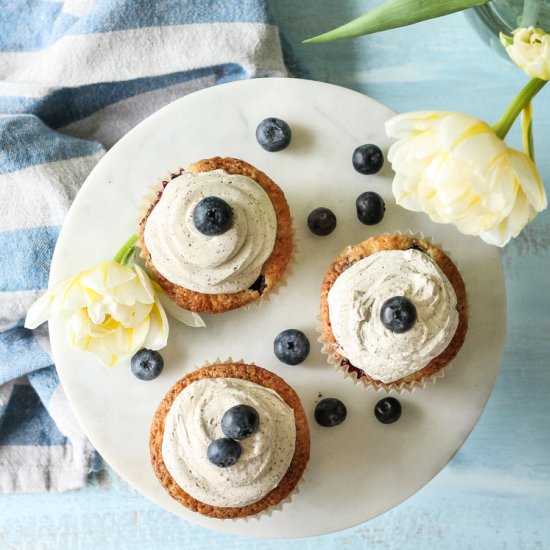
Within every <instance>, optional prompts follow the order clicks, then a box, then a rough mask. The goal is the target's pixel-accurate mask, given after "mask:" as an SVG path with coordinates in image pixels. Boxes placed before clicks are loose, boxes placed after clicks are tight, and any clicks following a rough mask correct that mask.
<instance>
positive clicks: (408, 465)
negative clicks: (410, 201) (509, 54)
mask: <svg viewBox="0 0 550 550" xmlns="http://www.w3.org/2000/svg"><path fill="white" fill-rule="evenodd" d="M268 116H276V117H280V118H283V119H284V120H286V121H287V122H288V123H289V125H290V126H291V128H292V133H293V138H292V143H291V144H290V146H289V147H288V148H287V149H285V150H284V151H281V152H278V153H268V152H266V151H264V150H263V149H262V148H261V147H260V146H259V145H258V144H257V142H256V138H255V128H256V125H257V124H258V122H259V121H260V120H262V119H263V118H266V117H268ZM391 116H392V112H391V111H390V110H389V109H387V108H386V107H384V106H383V105H381V104H380V103H377V102H376V101H373V100H372V99H370V98H368V97H366V96H364V95H361V94H359V93H356V92H353V91H350V90H347V89H344V88H340V87H337V86H333V85H329V84H323V83H320V82H312V81H305V80H293V79H260V80H251V81H242V82H236V83H231V84H226V85H222V86H217V87H214V88H209V89H206V90H203V91H201V92H198V93H194V94H191V95H189V96H186V97H184V98H182V99H180V100H178V101H176V102H174V103H172V104H170V105H168V106H167V107H165V108H164V109H162V110H160V111H159V112H157V113H155V114H154V115H153V116H151V117H149V118H148V119H147V120H145V121H144V122H142V123H141V124H139V125H138V126H137V127H136V128H135V129H133V130H132V131H131V132H130V133H129V134H128V135H126V136H125V137H124V138H123V139H122V140H120V142H119V143H117V144H116V145H115V146H114V147H113V148H112V149H111V151H110V152H109V153H107V154H106V155H105V157H104V158H103V159H102V160H101V161H100V162H99V164H98V165H97V166H96V168H95V169H94V170H93V172H92V173H91V174H90V176H89V177H88V179H87V180H86V182H85V184H84V186H83V187H82V190H81V191H80V193H79V194H78V196H77V198H76V200H75V202H74V204H73V206H72V208H71V210H70V212H69V215H68V216H67V220H66V222H65V225H64V226H63V229H62V231H61V235H60V237H59V241H58V244H57V248H56V251H55V255H54V259H53V263H52V270H51V279H50V280H51V281H52V282H55V281H58V280H60V279H61V278H63V277H65V276H68V275H72V274H74V273H76V272H79V271H81V270H83V269H84V268H87V267H89V266H91V265H94V264H96V263H98V262H100V261H104V260H106V259H109V258H111V257H113V256H114V254H115V252H116V251H117V250H118V248H119V247H120V246H121V244H122V243H123V242H125V241H126V239H127V238H128V236H129V235H131V234H132V233H133V232H135V230H136V216H137V211H138V206H139V205H140V203H141V197H142V196H143V195H144V193H145V192H146V190H147V189H148V188H149V186H151V184H152V183H153V182H155V181H156V180H157V178H159V177H161V176H164V175H165V174H167V173H168V172H170V171H174V170H176V169H177V168H178V167H180V166H184V167H185V166H187V165H188V164H190V163H191V162H193V161H196V160H198V159H201V158H208V157H212V156H216V155H220V156H232V157H237V158H242V159H244V160H246V161H248V162H250V163H252V164H254V165H255V166H257V167H258V168H259V169H261V170H263V171H265V172H266V173H267V174H268V175H269V176H271V177H272V178H273V179H274V180H275V181H276V182H278V184H279V185H280V186H281V187H282V188H283V190H284V192H285V194H286V196H287V198H288V202H289V204H290V208H291V211H292V215H293V218H294V223H295V226H296V234H297V241H298V251H297V253H296V255H295V259H294V262H293V266H292V272H291V274H290V275H289V276H288V278H287V285H286V286H283V287H281V288H280V290H279V292H278V294H276V295H273V296H272V299H271V301H270V302H268V303H264V304H263V305H262V306H261V307H257V306H253V307H251V308H250V309H249V310H247V311H245V310H239V311H233V312H228V313H224V314H220V315H216V316H212V315H205V316H204V320H205V322H206V325H207V326H206V328H202V329H195V328H189V327H186V326H183V325H181V324H179V323H178V322H177V321H175V320H171V322H170V338H169V343H168V346H167V347H166V348H165V349H164V350H163V352H162V353H163V355H164V358H165V365H166V366H165V369H164V372H163V374H162V375H161V376H160V377H159V378H158V379H156V380H154V381H152V382H142V381H139V380H137V379H136V378H134V377H133V375H132V374H131V372H130V368H129V365H124V364H123V365H120V366H117V367H115V368H112V369H108V368H105V367H103V366H102V365H101V364H100V363H99V362H97V361H96V360H95V358H94V357H92V356H89V355H87V354H86V353H82V352H76V351H73V350H72V349H71V348H70V347H69V345H68V342H67V340H66V338H65V333H64V326H63V322H61V321H53V322H51V323H50V335H51V340H52V347H53V352H54V357H55V361H56V364H57V368H58V371H59V374H60V377H61V380H62V383H63V386H64V388H65V390H66V393H67V395H68V398H69V400H70V402H71V404H72V406H73V408H74V410H75V412H76V414H77V416H78V418H79V420H80V422H81V424H82V426H83V428H84V430H85V431H86V433H87V434H88V436H89V438H90V440H91V441H92V443H93V444H94V445H95V447H96V448H97V449H98V451H99V452H100V453H101V455H102V456H103V457H104V458H105V460H106V461H107V462H108V463H109V464H110V465H111V466H112V467H113V468H114V469H115V470H116V471H117V472H118V473H119V474H120V475H121V476H122V477H123V478H124V479H125V480H126V481H127V482H128V483H129V484H130V485H132V486H133V487H135V488H136V489H138V490H139V491H140V492H141V493H143V494H144V495H145V496H147V497H148V498H150V499H151V500H153V501H154V502H156V503H158V504H159V505H160V506H163V507H164V508H166V509H167V510H170V511H171V512H173V513H175V514H177V515H179V516H181V517H182V518H185V519H187V520H189V521H192V522H194V523H196V524H199V525H202V526H204V527H208V528H210V529H215V530H218V531H223V532H226V533H233V534H239V535H248V536H254V537H266V538H291V537H303V536H309V535H319V534H323V533H329V532H333V531H337V530H340V529H345V528H347V527H351V526H353V525H356V524H358V523H361V522H364V521H367V520H369V519H370V518H373V517H375V516H377V515H378V514H381V513H383V512H385V511H386V510H389V509H390V508H392V507H393V506H396V505H397V504H399V503H400V502H402V501H403V500H405V499H406V498H407V497H409V496H410V495H412V494H413V493H414V492H415V491H417V490H418V489H420V488H421V487H422V486H423V485H424V484H426V483H427V482H428V481H429V480H430V479H432V478H433V477H434V476H435V475H436V474H437V473H438V472H439V471H440V470H441V469H442V468H443V467H444V466H445V464H447V462H448V461H449V460H450V458H451V457H452V456H453V454H454V453H455V452H456V451H457V450H458V449H459V447H460V446H461V445H462V443H463V442H464V440H465V438H466V437H467V435H468V434H469V432H470V431H471V430H472V428H473V427H474V425H475V423H476V422H477V420H478V418H479V416H480V414H481V412H482V411H483V408H484V406H485V403H486V402H487V399H488V397H489V394H490V392H491V389H492V387H493V385H494V382H495V379H496V376H497V374H498V371H499V367H500V361H501V355H502V350H503V345H504V337H505V314H506V311H505V310H506V308H505V289H504V281H503V275H502V270H501V266H500V260H499V252H498V250H497V249H496V248H493V247H490V246H488V245H486V244H484V243H483V242H482V241H481V240H479V239H476V238H471V237H465V236H464V235H461V234H460V233H458V232H457V231H456V230H455V229H454V228H453V227H448V226H444V225H435V224H433V223H431V222H430V221H429V219H428V218H427V216H426V215H424V214H417V213H412V212H408V211H406V210H404V209H402V208H400V207H398V206H396V205H395V202H394V200H393V198H392V195H391V179H392V172H391V169H390V167H389V166H388V165H386V166H385V167H384V168H383V169H382V171H381V172H380V173H379V174H377V175H375V176H364V175H361V174H359V173H357V172H356V171H355V170H354V169H353V167H352V163H351V155H352V152H353V150H354V149H355V147H357V146H358V145H360V144H363V143H376V144H378V145H379V146H380V147H381V148H382V149H383V151H384V152H386V151H387V149H388V147H389V145H390V141H389V140H388V138H387V137H386V136H385V132H384V121H385V120H387V119H388V118H389V117H391ZM366 190H372V191H376V192H378V193H380V194H381V195H382V196H383V197H384V199H385V201H386V207H387V210H386V215H385V217H384V219H383V221H382V222H381V223H380V224H379V225H377V226H370V227H369V226H365V225H362V224H361V223H360V222H359V221H358V220H357V218H356V215H355V199H356V197H357V196H358V195H359V194H360V193H362V192H363V191H366ZM318 206H326V207H329V208H331V209H332V210H333V211H334V212H335V214H336V216H337V218H338V225H337V228H336V230H335V232H334V233H333V234H332V235H330V236H328V237H317V236H315V235H312V234H311V233H310V232H309V230H308V228H307V224H306V219H307V215H308V214H309V212H310V211H311V210H313V209H314V208H316V207H318ZM396 230H399V231H407V230H412V231H413V232H422V233H423V234H424V235H426V236H429V237H430V238H431V239H432V240H433V242H435V243H440V244H441V246H442V247H443V248H444V249H445V250H447V251H448V252H450V254H451V256H452V257H453V259H454V260H455V262H456V263H457V264H458V266H459V268H460V270H461V272H462V274H463V276H464V279H465V282H466V287H467V290H468V295H469V303H470V329H469V332H468V336H467V339H466V343H465V345H464V347H463V349H462V350H461V352H460V354H459V355H458V357H457V358H456V360H455V361H454V364H453V365H452V367H451V368H448V369H446V372H445V377H444V378H443V379H440V380H438V382H437V383H436V384H435V385H430V386H428V387H426V388H425V389H422V390H416V391H415V392H413V393H412V394H411V393H405V394H402V395H401V396H400V397H399V398H400V400H401V402H402V406H403V415H402V417H401V419H400V420H399V421H398V422H397V423H395V424H392V425H383V424H380V423H379V422H378V421H377V420H376V418H375V416H374V414H373V408H374V405H375V403H376V401H377V400H378V399H380V398H381V397H382V396H383V394H381V393H376V392H374V391H372V390H368V391H367V390H365V389H364V387H363V386H362V385H360V384H354V383H353V381H352V380H351V379H345V378H344V377H343V376H342V375H341V374H339V373H337V372H335V371H334V370H333V368H332V367H331V366H329V365H327V364H326V361H325V357H324V356H323V355H321V353H320V345H319V344H317V342H316V339H317V332H316V326H317V314H318V309H319V288H320V284H321V281H322V279H323V276H324V273H325V270H326V268H327V266H328V264H329V263H330V261H331V260H332V259H333V258H334V256H335V255H336V254H337V253H338V252H339V251H340V250H341V249H342V248H343V247H344V246H346V245H348V244H351V243H355V242H359V241H361V240H364V239H366V238H368V237H369V236H372V235H375V234H379V233H385V232H392V231H396ZM287 328H298V329H301V330H303V331H304V332H305V333H306V334H307V335H308V337H309V338H310V340H311V344H312V346H311V348H312V350H311V353H310V355H309V357H308V359H307V360H306V361H305V363H303V364H301V365H298V366H293V367H292V366H288V365H284V364H282V363H280V362H279V361H278V360H277V359H276V358H275V356H274V355H273V338H274V337H275V336H276V335H277V334H278V333H279V332H280V331H281V330H284V329H287ZM218 357H220V358H222V359H226V358H228V357H233V358H234V359H241V358H242V359H244V360H245V361H247V362H255V363H256V364H258V365H260V366H263V367H265V368H267V369H269V370H271V371H273V372H275V373H276V374H278V375H280V376H282V377H283V378H284V379H285V380H286V381H287V382H288V383H289V384H291V385H292V386H293V387H294V388H295V389H296V391H297V392H298V394H299V395H300V397H301V399H302V403H303V405H304V408H305V409H306V411H307V413H308V417H309V422H310V428H311V442H312V447H311V460H310V463H309V466H308V468H307V470H306V473H305V475H304V478H303V481H302V483H301V484H300V486H299V492H298V493H297V494H295V495H294V497H293V499H292V501H291V502H290V503H288V504H286V505H285V506H284V508H283V510H281V511H274V512H273V513H272V514H271V515H267V514H266V515H263V516H262V517H261V518H259V519H256V518H252V519H249V520H244V519H243V520H237V521H233V520H226V521H223V520H216V519H210V518H206V517H203V516H201V515H199V514H196V513H193V512H191V511H189V510H187V509H186V508H184V507H182V506H180V505H179V504H178V503H177V502H176V501H174V500H172V498H171V497H170V496H168V494H167V493H165V492H164V489H163V488H162V487H161V485H160V484H159V483H158V481H157V479H156V478H155V475H154V474H153V470H152V469H151V467H150V464H149V449H148V439H149V425H150V422H151V417H152V415H153V412H154V410H155V408H156V406H157V404H158V403H159V402H160V400H161V399H162V397H163V396H164V394H165V392H166V391H167V390H168V389H169V388H170V387H171V386H172V384H173V383H174V382H175V381H176V380H178V379H179V378H181V377H182V376H183V375H184V374H186V373H187V372H189V371H190V370H192V369H193V368H195V367H196V366H200V365H202V364H204V362H205V361H207V360H209V361H214V360H216V358H218ZM321 396H323V397H338V398H339V399H341V400H342V401H343V402H344V403H345V404H346V406H347V408H348V417H347V420H346V421H345V422H344V423H343V424H342V425H340V426H338V427H335V428H322V427H320V426H318V425H317V424H316V423H315V420H314V417H313V411H314V408H315V403H316V402H317V401H318V400H319V399H320V397H321Z"/></svg>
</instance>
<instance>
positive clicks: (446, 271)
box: [320, 234, 468, 389]
mask: <svg viewBox="0 0 550 550" xmlns="http://www.w3.org/2000/svg"><path fill="white" fill-rule="evenodd" d="M320 320H321V329H320V330H321V333H322V337H321V340H322V341H323V343H324V346H323V351H324V352H325V353H328V354H329V361H330V362H332V363H334V364H336V365H337V366H338V368H339V369H341V370H342V371H344V372H346V373H349V374H351V375H352V376H353V377H356V378H358V379H359V380H361V381H362V382H363V383H364V384H365V385H367V386H375V387H378V388H385V389H390V388H395V389H401V388H404V387H405V388H408V389H411V388H413V387H414V386H416V385H421V384H422V383H423V382H424V381H425V380H427V379H428V378H429V377H431V376H433V375H434V374H436V373H437V372H439V371H440V370H441V369H443V367H445V366H446V365H448V364H449V362H450V361H451V360H452V359H453V358H454V357H455V356H456V354H457V353H458V351H459V350H460V348H461V346H462V344H463V342H464V339H465V336H466V332H467V329H468V318H467V301H466V289H465V286H464V281H463V280H462V276H461V275H460V273H459V271H458V268H457V267H456V266H455V264H454V263H453V262H452V260H451V259H450V258H449V256H448V255H447V254H445V253H444V252H443V251H442V250H441V249H440V248H438V247H437V246H434V245H433V244H431V243H429V242H427V241H426V240H424V239H421V238H418V237H411V236H407V235H401V234H390V235H381V236H376V237H371V238H370V239H367V240H366V241H364V242H362V243H359V244H356V245H353V246H348V247H347V248H346V249H344V251H343V252H342V253H341V254H340V255H339V256H338V257H337V258H336V259H335V260H334V262H333V263H332V264H331V265H330V267H329V268H328V270H327V273H326V276H325V279H324V281H323V284H322V288H321V312H320Z"/></svg>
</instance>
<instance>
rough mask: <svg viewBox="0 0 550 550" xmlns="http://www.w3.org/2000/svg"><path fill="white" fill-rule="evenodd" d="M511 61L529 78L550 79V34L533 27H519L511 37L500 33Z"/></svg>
mask: <svg viewBox="0 0 550 550" xmlns="http://www.w3.org/2000/svg"><path fill="white" fill-rule="evenodd" d="M500 41H501V42H502V44H503V45H504V47H505V48H506V52H507V53H508V55H509V56H510V57H511V59H512V61H513V62H514V63H515V64H516V65H518V66H519V67H520V68H521V69H523V71H524V72H525V73H526V74H527V75H528V76H530V77H531V78H540V79H541V80H550V34H549V33H547V32H545V31H544V30H543V29H537V28H534V27H528V28H519V29H516V30H515V31H514V32H513V33H512V37H508V36H505V35H503V34H501V35H500Z"/></svg>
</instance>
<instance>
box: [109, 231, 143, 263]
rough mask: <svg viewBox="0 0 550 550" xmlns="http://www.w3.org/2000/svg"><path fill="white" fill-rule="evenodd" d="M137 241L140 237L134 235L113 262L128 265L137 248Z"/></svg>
mask: <svg viewBox="0 0 550 550" xmlns="http://www.w3.org/2000/svg"><path fill="white" fill-rule="evenodd" d="M137 240H138V236H137V235H132V236H131V237H130V238H129V239H128V240H127V241H126V242H125V243H124V244H123V245H122V248H121V249H120V250H119V251H118V252H117V253H116V255H115V257H114V258H113V260H114V261H115V262H118V263H119V264H122V265H127V264H128V262H129V261H130V259H131V257H132V255H133V253H134V249H135V248H136V243H137Z"/></svg>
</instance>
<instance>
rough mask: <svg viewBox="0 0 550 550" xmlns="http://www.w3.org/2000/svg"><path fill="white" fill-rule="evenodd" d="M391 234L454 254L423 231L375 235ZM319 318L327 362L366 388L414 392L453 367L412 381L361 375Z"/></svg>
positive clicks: (450, 366)
mask: <svg viewBox="0 0 550 550" xmlns="http://www.w3.org/2000/svg"><path fill="white" fill-rule="evenodd" d="M390 235H402V236H405V237H410V238H411V239H421V240H423V241H426V242H427V243H429V244H431V245H432V246H435V247H437V248H439V249H440V250H442V251H443V252H444V253H445V254H446V255H447V256H449V258H452V256H451V255H450V254H449V253H448V252H447V251H446V250H445V249H444V248H443V247H442V246H441V245H440V244H439V243H434V242H433V240H432V238H431V237H426V236H424V234H423V233H421V232H418V233H413V232H412V231H410V230H408V231H404V232H403V231H392V232H388V233H382V234H381V235H373V236H376V237H384V236H390ZM452 261H453V263H454V264H455V266H456V267H457V269H459V267H458V264H457V263H456V262H455V260H454V259H453V260H452ZM317 319H318V320H319V325H318V326H317V327H316V330H317V332H318V333H319V334H320V336H319V338H318V339H317V341H318V342H319V343H320V344H321V353H323V354H324V355H326V357H327V363H329V364H331V365H333V366H334V369H335V370H336V371H338V372H340V373H342V374H343V375H344V378H349V379H351V380H352V381H353V383H354V384H360V385H362V386H363V387H365V388H370V389H373V390H374V391H375V392H381V391H384V392H387V393H390V392H395V393H397V394H401V393H403V392H409V393H412V392H414V391H415V390H417V389H424V388H426V387H427V386H429V385H431V384H435V383H436V382H437V381H438V380H440V379H442V378H444V377H445V372H446V371H448V370H449V369H450V368H452V361H450V362H449V363H448V364H447V365H445V366H444V367H442V368H441V369H439V370H438V371H437V372H435V373H433V374H431V375H428V376H425V377H423V378H422V379H420V380H413V381H411V382H404V381H396V382H387V383H385V382H381V381H379V380H369V379H368V378H367V377H366V376H364V375H362V376H360V375H359V373H358V372H356V371H355V370H352V371H351V372H350V370H349V366H350V365H347V364H345V363H344V361H345V360H346V358H345V357H344V356H343V355H341V354H340V353H339V351H338V345H337V344H336V343H332V342H328V341H327V340H326V339H325V336H324V333H323V327H322V324H321V319H320V318H319V317H317ZM442 353H443V352H442ZM355 368H356V369H358V367H355ZM358 370H361V369H358ZM419 370H421V369H419ZM416 372H418V371H416Z"/></svg>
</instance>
